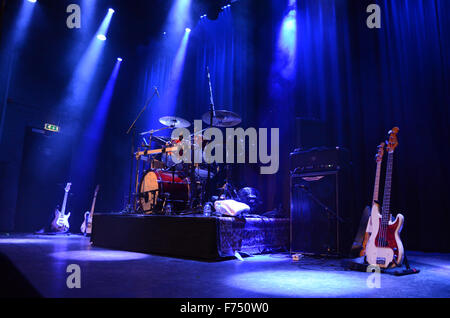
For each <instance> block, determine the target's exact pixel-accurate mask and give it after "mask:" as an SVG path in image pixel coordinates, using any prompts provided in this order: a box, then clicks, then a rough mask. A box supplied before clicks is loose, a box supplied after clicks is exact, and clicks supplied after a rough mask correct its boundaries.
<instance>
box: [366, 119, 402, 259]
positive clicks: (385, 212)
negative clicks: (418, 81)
mask: <svg viewBox="0 0 450 318" xmlns="http://www.w3.org/2000/svg"><path fill="white" fill-rule="evenodd" d="M398 132H399V129H398V127H394V128H393V129H392V130H391V131H390V132H389V141H388V142H387V146H386V150H387V152H388V160H387V166H386V179H385V185H384V196H383V207H382V211H381V214H380V207H379V205H378V203H373V205H372V210H371V216H370V218H371V220H372V234H371V235H370V237H369V240H368V241H367V246H366V261H367V262H368V263H369V264H370V265H374V266H379V267H381V268H389V267H396V266H398V265H400V264H402V262H403V256H404V249H403V244H402V241H401V240H400V231H401V230H402V227H403V223H404V217H403V215H401V214H398V215H397V217H396V218H395V220H394V221H392V220H391V219H390V218H391V214H390V211H389V205H390V199H391V183H392V166H393V161H394V150H395V148H396V147H397V146H398V141H397V134H398Z"/></svg>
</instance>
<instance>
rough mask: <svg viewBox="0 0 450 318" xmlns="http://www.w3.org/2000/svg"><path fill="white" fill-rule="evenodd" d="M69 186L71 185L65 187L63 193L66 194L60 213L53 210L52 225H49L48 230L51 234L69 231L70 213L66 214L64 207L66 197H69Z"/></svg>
mask: <svg viewBox="0 0 450 318" xmlns="http://www.w3.org/2000/svg"><path fill="white" fill-rule="evenodd" d="M71 185H72V183H70V182H68V183H67V185H66V188H65V189H64V191H65V192H66V193H65V194H64V200H63V204H62V208H61V211H59V210H58V208H56V209H55V218H54V219H53V221H52V223H51V224H50V229H51V230H52V231H53V232H60V233H65V232H67V231H69V228H70V225H69V217H70V212H69V213H67V214H66V205H67V197H68V195H69V191H70V186H71Z"/></svg>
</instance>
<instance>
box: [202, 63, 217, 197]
mask: <svg viewBox="0 0 450 318" xmlns="http://www.w3.org/2000/svg"><path fill="white" fill-rule="evenodd" d="M206 71H207V72H208V84H209V113H210V117H209V118H210V120H209V126H210V127H214V125H213V118H214V117H216V109H215V107H214V98H213V91H212V85H211V74H210V73H209V66H206ZM211 195H212V193H211V163H209V164H208V178H207V181H206V201H208V200H209V198H210V197H211ZM203 203H204V202H203Z"/></svg>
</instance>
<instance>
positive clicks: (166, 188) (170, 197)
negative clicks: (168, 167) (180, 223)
mask: <svg viewBox="0 0 450 318" xmlns="http://www.w3.org/2000/svg"><path fill="white" fill-rule="evenodd" d="M189 193H190V192H189V179H187V178H184V179H183V178H181V177H180V175H179V174H178V173H177V172H175V173H172V172H169V171H162V170H149V171H147V172H146V173H145V174H144V176H143V177H142V179H141V182H140V184H139V205H140V207H141V209H142V211H143V212H151V213H161V212H162V210H163V208H164V206H165V205H166V204H169V203H170V204H171V206H172V209H173V210H174V211H175V212H176V211H181V210H184V209H186V208H187V207H188V204H189Z"/></svg>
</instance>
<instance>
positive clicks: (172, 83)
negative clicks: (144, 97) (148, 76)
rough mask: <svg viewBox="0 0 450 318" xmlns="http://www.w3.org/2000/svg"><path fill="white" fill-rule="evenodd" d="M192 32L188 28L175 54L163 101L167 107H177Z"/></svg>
mask: <svg viewBox="0 0 450 318" xmlns="http://www.w3.org/2000/svg"><path fill="white" fill-rule="evenodd" d="M190 33H191V32H190V31H188V30H186V31H185V32H184V35H183V38H182V40H181V43H180V46H179V47H178V51H177V54H176V55H175V59H174V61H173V64H172V68H171V70H170V75H169V81H168V87H167V91H166V94H165V97H164V99H165V101H164V103H163V105H167V107H175V104H176V101H177V97H178V92H179V90H180V82H181V78H182V75H183V69H184V61H185V59H186V51H187V46H188V42H189V34H190Z"/></svg>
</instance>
